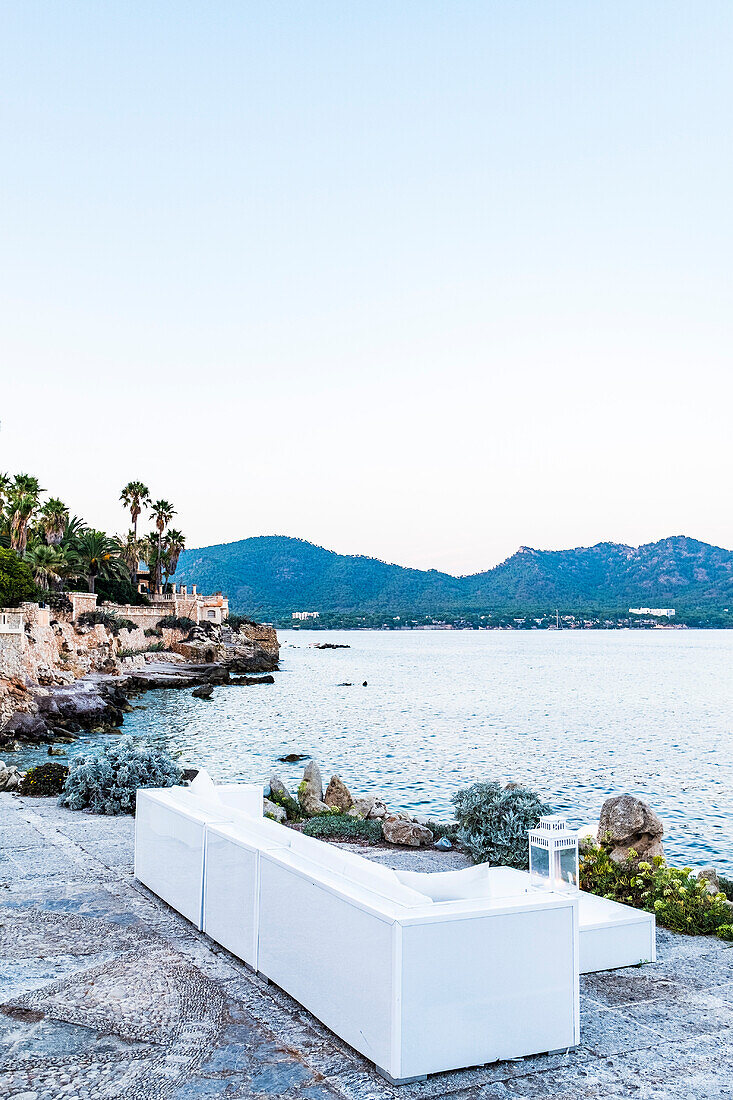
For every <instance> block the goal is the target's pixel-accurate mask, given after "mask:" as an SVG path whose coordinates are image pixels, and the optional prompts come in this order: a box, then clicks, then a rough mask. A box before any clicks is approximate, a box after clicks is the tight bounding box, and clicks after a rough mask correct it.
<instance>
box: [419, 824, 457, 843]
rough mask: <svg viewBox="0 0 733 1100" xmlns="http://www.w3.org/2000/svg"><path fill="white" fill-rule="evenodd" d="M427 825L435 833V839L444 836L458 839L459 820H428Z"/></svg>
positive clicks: (449, 838)
mask: <svg viewBox="0 0 733 1100" xmlns="http://www.w3.org/2000/svg"><path fill="white" fill-rule="evenodd" d="M425 826H426V828H428V829H430V832H431V833H432V834H433V840H440V839H441V837H444V836H447V837H448V840H458V822H457V821H426V822H425Z"/></svg>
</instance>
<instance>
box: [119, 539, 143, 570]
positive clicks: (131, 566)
mask: <svg viewBox="0 0 733 1100" xmlns="http://www.w3.org/2000/svg"><path fill="white" fill-rule="evenodd" d="M140 555H141V545H140V542H138V540H137V538H136V537H135V532H134V531H128V532H127V537H126V539H125V541H124V542H123V543H122V558H123V561H124V563H125V565H126V566H127V569H128V572H129V574H130V579H131V580H135V581H136V580H137V567H138V562H139V561H140Z"/></svg>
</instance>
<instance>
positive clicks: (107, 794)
mask: <svg viewBox="0 0 733 1100" xmlns="http://www.w3.org/2000/svg"><path fill="white" fill-rule="evenodd" d="M182 778H183V772H182V771H181V769H180V768H179V766H178V764H177V763H176V762H175V760H173V758H172V757H171V756H169V755H168V753H167V752H163V751H162V750H160V749H154V748H151V747H150V746H149V745H136V744H135V742H134V741H133V740H132V738H131V737H123V738H120V740H119V741H115V742H114V743H113V744H111V745H108V746H107V748H105V749H104V750H103V751H102V752H97V753H90V754H89V755H85V756H76V757H74V759H73V760H72V761H71V763H70V768H69V775H68V778H67V780H66V783H65V784H64V789H63V792H62V794H61V797H60V798H59V806H68V808H69V809H70V810H83V809H89V810H91V812H92V813H94V814H134V812H135V796H136V794H137V791H138V790H139V788H141V787H172V786H174V785H175V784H176V783H180V782H181V779H182Z"/></svg>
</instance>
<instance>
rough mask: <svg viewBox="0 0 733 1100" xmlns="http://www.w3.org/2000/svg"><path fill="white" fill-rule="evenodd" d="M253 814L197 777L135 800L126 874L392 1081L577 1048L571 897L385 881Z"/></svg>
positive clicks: (574, 903) (252, 805)
mask: <svg viewBox="0 0 733 1100" xmlns="http://www.w3.org/2000/svg"><path fill="white" fill-rule="evenodd" d="M261 814H262V790H261V788H252V787H244V786H239V787H236V785H235V787H216V788H214V787H213V785H211V784H210V783H207V777H204V776H202V777H201V780H199V781H194V784H193V785H192V786H191V787H190V788H187V789H184V788H178V789H175V788H170V789H168V790H164V791H150V790H141V791H139V792H138V809H137V815H136V834H135V839H136V860H135V873H136V875H137V877H138V878H139V879H140V880H141V881H142V882H144V883H145V884H146V885H147V886H149V888H150V889H151V890H153V891H154V892H155V893H156V894H159V896H160V897H162V898H163V899H164V900H165V901H167V902H168V903H169V904H170V905H172V906H173V907H174V908H176V909H177V910H178V911H179V912H181V913H182V914H183V915H184V916H187V917H188V919H189V920H192V921H193V922H194V923H195V924H196V925H197V927H199V928H202V929H203V930H204V931H205V932H206V933H207V935H210V936H211V937H212V938H213V939H215V940H216V941H217V942H218V943H220V944H221V945H222V946H224V947H226V948H227V949H228V950H230V951H232V952H233V953H234V954H236V955H237V956H238V957H239V958H241V959H243V960H244V961H245V962H247V963H248V964H249V965H250V966H253V967H254V968H256V969H257V970H258V971H259V972H260V973H262V974H263V975H265V976H266V977H267V978H268V979H270V980H271V981H273V982H274V983H276V984H277V985H279V986H280V987H281V988H283V989H284V990H285V991H286V992H288V993H289V994H290V995H291V996H292V997H294V998H295V999H296V1000H297V1001H299V1002H300V1003H301V1004H302V1005H304V1006H305V1007H306V1008H307V1009H309V1010H310V1011H311V1012H312V1013H313V1014H314V1015H315V1016H316V1017H317V1018H318V1019H320V1020H321V1021H322V1022H323V1023H325V1024H326V1025H327V1026H328V1027H330V1028H331V1029H332V1030H333V1031H335V1032H336V1033H337V1034H338V1035H340V1036H341V1037H342V1038H343V1039H344V1040H345V1041H346V1042H347V1043H349V1044H350V1045H351V1046H353V1047H354V1048H355V1049H356V1050H358V1051H360V1052H361V1053H362V1054H364V1055H365V1057H367V1058H368V1059H370V1060H371V1061H372V1062H374V1063H375V1065H376V1066H377V1068H378V1069H379V1070H380V1072H381V1073H383V1074H384V1075H385V1076H386V1077H388V1078H389V1079H390V1080H392V1081H405V1080H412V1079H415V1078H419V1077H424V1076H426V1075H427V1074H429V1073H435V1072H438V1071H442V1070H450V1069H458V1068H460V1067H464V1066H471V1065H481V1064H483V1063H485V1062H491V1061H495V1060H497V1059H506V1058H515V1057H521V1056H524V1055H529V1054H536V1053H542V1052H545V1051H549V1050H557V1049H565V1048H567V1047H570V1046H574V1045H575V1044H577V1043H578V1042H579V1010H578V971H579V939H578V933H579V924H578V897H577V894H564V895H563V894H550V893H544V892H541V891H536V890H534V891H532V892H531V893H528V892H527V891H526V889H525V884H524V882H523V881H522V882H518V881H517V880H512V879H511V877H510V878H507V877H506V876H502V875H499V876H497V875H496V874H495V872H496V871H497V870H499V871H504V870H506V869H503V868H499V869H490V868H488V867H485V866H484V867H476V868H469V869H467V870H465V871H460V872H448V873H438V874H420V873H408V872H396V871H393V870H390V869H389V868H386V867H383V866H381V865H379V864H376V863H374V862H373V861H370V860H367V859H364V858H362V857H361V856H358V855H355V854H353V853H351V852H347V851H344V850H343V849H340V848H337V847H335V846H333V845H329V844H326V843H323V842H322V841H319V840H316V839H314V838H312V837H306V836H303V835H302V834H300V833H298V832H296V831H294V830H289V829H285V828H283V827H282V826H280V825H276V824H275V823H274V822H272V821H269V820H267V819H264V818H262V816H261Z"/></svg>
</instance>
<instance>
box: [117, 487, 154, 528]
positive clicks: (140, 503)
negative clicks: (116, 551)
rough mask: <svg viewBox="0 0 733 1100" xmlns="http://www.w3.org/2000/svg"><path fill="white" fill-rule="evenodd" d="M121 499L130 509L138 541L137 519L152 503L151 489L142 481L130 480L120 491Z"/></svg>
mask: <svg viewBox="0 0 733 1100" xmlns="http://www.w3.org/2000/svg"><path fill="white" fill-rule="evenodd" d="M120 500H121V501H122V503H123V504H124V505H125V507H126V508H129V509H130V516H131V518H132V531H133V534H134V536H135V540H136V541H137V521H138V519H139V518H140V514H141V513H142V510H143V508H144V507H145V505H146V504H149V503H150V490H149V489H148V487H147V485H143V483H142V481H128V483H127V485H125V487H124V489H123V490H122V492H121V493H120Z"/></svg>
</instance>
